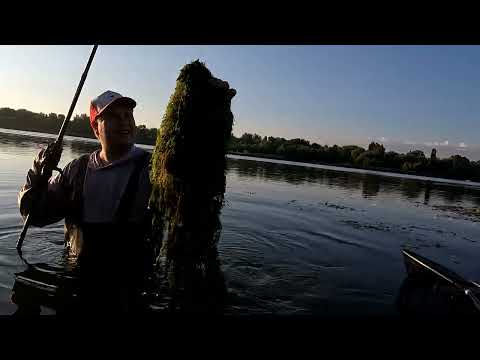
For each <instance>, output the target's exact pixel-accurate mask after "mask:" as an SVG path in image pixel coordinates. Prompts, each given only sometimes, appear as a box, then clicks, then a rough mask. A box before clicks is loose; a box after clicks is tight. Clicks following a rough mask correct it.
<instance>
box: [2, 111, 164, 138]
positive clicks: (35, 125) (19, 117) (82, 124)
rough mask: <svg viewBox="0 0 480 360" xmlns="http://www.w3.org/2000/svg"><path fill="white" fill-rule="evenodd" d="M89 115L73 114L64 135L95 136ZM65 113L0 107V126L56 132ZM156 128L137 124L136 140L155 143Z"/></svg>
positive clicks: (49, 132)
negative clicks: (36, 111) (46, 112)
mask: <svg viewBox="0 0 480 360" xmlns="http://www.w3.org/2000/svg"><path fill="white" fill-rule="evenodd" d="M89 119H90V117H89V116H88V115H87V114H81V115H75V116H74V117H73V118H72V119H71V120H70V123H69V124H68V127H67V131H66V135H70V136H79V137H85V138H93V139H94V138H95V135H94V134H93V131H92V129H91V127H90V120H89ZM64 120H65V115H63V114H55V113H50V114H44V113H35V112H31V111H28V110H25V109H19V110H14V109H10V108H0V127H1V128H4V129H14V130H23V131H34V132H43V133H47V134H57V133H58V132H59V131H60V127H61V126H62V123H63V121H64ZM156 139H157V129H155V128H152V129H149V128H147V127H146V126H145V125H138V126H137V142H138V143H140V144H146V145H155V141H156Z"/></svg>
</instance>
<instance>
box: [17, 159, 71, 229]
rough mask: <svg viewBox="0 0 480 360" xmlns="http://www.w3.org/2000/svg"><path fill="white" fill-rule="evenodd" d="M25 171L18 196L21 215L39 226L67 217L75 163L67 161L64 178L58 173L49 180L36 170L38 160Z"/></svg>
mask: <svg viewBox="0 0 480 360" xmlns="http://www.w3.org/2000/svg"><path fill="white" fill-rule="evenodd" d="M41 156H42V151H41V152H40V153H39V155H38V156H37V158H36V159H35V161H34V165H33V166H32V168H31V169H30V170H29V171H28V174H27V180H26V183H25V185H24V186H23V187H22V188H21V190H20V192H19V194H18V205H19V208H20V214H21V215H22V216H23V217H24V219H25V217H26V216H27V215H28V214H29V213H31V223H32V225H34V226H38V227H42V226H45V225H49V224H53V223H55V222H57V221H60V220H62V219H63V218H64V217H65V215H66V214H67V212H68V210H69V207H70V204H71V195H72V189H73V187H72V179H73V178H74V176H75V173H76V168H78V166H76V165H77V164H78V161H77V160H74V161H72V162H70V163H69V164H68V165H67V166H65V168H64V169H63V174H64V175H63V176H61V175H60V174H57V175H55V176H52V177H51V178H50V179H48V181H46V179H43V178H42V176H41V175H40V174H39V171H38V159H39V158H41Z"/></svg>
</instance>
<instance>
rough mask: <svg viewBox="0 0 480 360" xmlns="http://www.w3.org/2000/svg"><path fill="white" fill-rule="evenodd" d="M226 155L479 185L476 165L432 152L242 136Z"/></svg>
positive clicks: (479, 170) (372, 144)
mask: <svg viewBox="0 0 480 360" xmlns="http://www.w3.org/2000/svg"><path fill="white" fill-rule="evenodd" d="M230 151H232V152H236V153H241V154H255V155H260V156H263V155H274V157H277V158H281V159H285V160H292V161H306V162H312V163H320V164H332V165H342V166H350V167H356V168H363V169H374V170H386V171H395V172H402V173H409V174H416V175H424V176H433V177H446V178H452V179H460V180H471V181H480V161H470V160H469V159H468V158H466V157H465V156H461V155H453V156H450V157H448V158H443V159H440V158H438V157H437V150H436V149H432V152H431V153H430V155H429V156H428V157H427V156H426V155H425V153H424V152H423V151H421V150H414V151H410V152H408V153H405V154H403V153H397V152H395V151H385V147H384V146H383V145H382V144H379V143H376V142H372V143H370V145H369V146H368V148H367V149H365V148H363V147H361V146H357V145H346V146H338V145H333V146H328V145H320V144H317V143H310V142H309V141H308V140H304V139H298V138H297V139H290V140H287V139H284V138H279V137H272V136H269V137H267V136H264V137H261V136H260V135H258V134H249V133H245V134H243V135H242V136H241V137H239V138H235V137H232V140H231V142H230Z"/></svg>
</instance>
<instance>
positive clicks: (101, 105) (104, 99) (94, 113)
mask: <svg viewBox="0 0 480 360" xmlns="http://www.w3.org/2000/svg"><path fill="white" fill-rule="evenodd" d="M117 102H123V103H125V104H126V105H127V106H131V107H132V109H133V108H134V107H135V106H137V103H136V102H135V100H133V99H132V98H129V97H126V96H123V95H121V94H119V93H117V92H115V91H111V90H107V91H105V92H104V93H102V94H100V95H98V96H97V97H96V98H95V99H93V100H92V101H91V102H90V126H92V127H93V123H94V122H95V121H96V120H97V117H98V116H100V115H101V114H102V112H103V111H105V109H107V108H108V107H109V106H110V105H111V104H113V103H117Z"/></svg>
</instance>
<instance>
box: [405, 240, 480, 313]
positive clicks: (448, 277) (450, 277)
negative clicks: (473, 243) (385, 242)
mask: <svg viewBox="0 0 480 360" xmlns="http://www.w3.org/2000/svg"><path fill="white" fill-rule="evenodd" d="M402 252H403V254H404V256H407V257H408V258H409V259H410V261H413V262H414V263H416V264H417V265H420V266H421V267H422V268H423V269H426V270H428V271H430V272H431V273H433V274H435V275H437V276H438V277H440V278H442V279H443V280H445V281H447V282H448V283H450V284H451V285H452V286H454V287H455V288H457V289H459V290H460V291H461V292H463V293H464V294H465V295H466V296H468V297H469V298H470V300H471V301H472V303H473V305H474V306H475V308H476V309H477V310H478V311H480V299H478V297H477V295H476V292H478V290H479V288H480V286H479V284H477V283H475V282H473V281H468V280H465V279H464V278H462V277H461V276H460V275H458V274H456V273H455V272H453V271H452V270H449V269H447V268H445V267H443V266H441V265H440V264H436V263H434V262H433V261H431V260H428V259H426V258H423V257H421V256H420V255H418V254H415V253H413V252H412V251H410V250H407V249H403V250H402Z"/></svg>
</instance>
